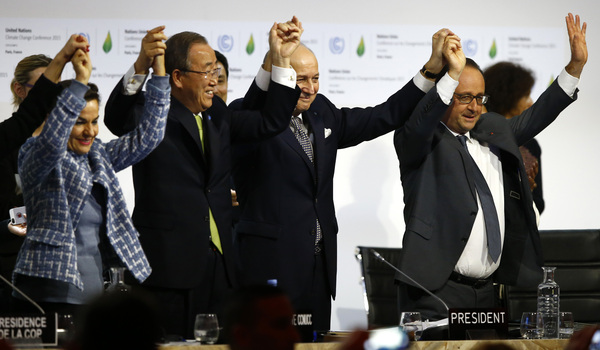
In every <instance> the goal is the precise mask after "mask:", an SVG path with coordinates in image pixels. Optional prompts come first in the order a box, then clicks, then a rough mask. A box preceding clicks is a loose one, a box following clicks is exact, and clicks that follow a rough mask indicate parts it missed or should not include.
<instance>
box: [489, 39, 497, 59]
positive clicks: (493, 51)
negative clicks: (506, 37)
mask: <svg viewBox="0 0 600 350" xmlns="http://www.w3.org/2000/svg"><path fill="white" fill-rule="evenodd" d="M497 54H498V49H497V48H496V39H494V41H492V47H491V48H490V58H494V57H496V55H497Z"/></svg>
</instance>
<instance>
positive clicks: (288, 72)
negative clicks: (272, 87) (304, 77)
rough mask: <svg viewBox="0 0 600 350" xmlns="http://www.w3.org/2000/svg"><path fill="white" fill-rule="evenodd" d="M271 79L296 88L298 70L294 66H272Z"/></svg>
mask: <svg viewBox="0 0 600 350" xmlns="http://www.w3.org/2000/svg"><path fill="white" fill-rule="evenodd" d="M271 80H273V81H274V82H276V83H278V84H281V85H283V86H287V87H289V88H292V89H295V88H296V71H295V70H294V69H293V68H281V67H277V66H273V67H272V68H271Z"/></svg>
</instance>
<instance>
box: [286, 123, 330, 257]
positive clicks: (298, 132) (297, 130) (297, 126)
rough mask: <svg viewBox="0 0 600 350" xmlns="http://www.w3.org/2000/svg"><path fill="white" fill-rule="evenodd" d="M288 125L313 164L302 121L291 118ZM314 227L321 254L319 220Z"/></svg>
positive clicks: (317, 246)
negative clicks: (315, 227)
mask: <svg viewBox="0 0 600 350" xmlns="http://www.w3.org/2000/svg"><path fill="white" fill-rule="evenodd" d="M290 125H291V126H292V129H293V130H294V136H296V139H297V140H298V142H299V143H300V146H302V149H303V150H304V153H306V155H307V156H308V159H310V162H311V163H313V164H314V163H315V162H314V160H313V148H312V143H311V142H310V138H309V137H308V135H306V133H305V132H304V129H303V128H302V121H301V120H300V118H299V117H292V120H291V122H290ZM316 226H317V229H316V233H315V253H316V254H318V253H320V252H321V247H320V245H319V243H320V242H321V238H322V236H323V233H322V232H321V223H320V222H319V219H317V225H316Z"/></svg>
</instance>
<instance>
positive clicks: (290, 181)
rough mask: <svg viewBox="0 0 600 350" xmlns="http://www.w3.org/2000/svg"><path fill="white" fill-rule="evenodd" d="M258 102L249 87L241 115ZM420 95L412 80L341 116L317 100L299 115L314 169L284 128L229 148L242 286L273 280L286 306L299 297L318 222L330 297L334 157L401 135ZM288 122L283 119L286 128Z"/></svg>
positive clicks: (334, 226) (334, 241) (334, 244)
mask: <svg viewBox="0 0 600 350" xmlns="http://www.w3.org/2000/svg"><path fill="white" fill-rule="evenodd" d="M269 91H270V89H269ZM264 95H265V92H263V91H261V90H260V89H259V88H258V87H257V86H256V85H255V84H254V83H253V86H252V87H251V89H250V90H249V92H248V94H247V95H246V96H245V97H244V102H243V103H244V104H245V107H246V108H250V109H255V108H258V107H260V106H262V104H263V102H262V101H263V99H264ZM424 95H425V94H424V93H423V92H422V91H421V90H419V88H417V87H416V86H415V85H414V83H413V82H412V80H411V81H410V82H409V83H408V84H406V86H404V87H403V88H402V89H401V90H399V91H398V92H396V93H395V94H394V95H392V96H391V97H390V98H389V99H388V100H387V101H386V102H384V103H382V104H380V105H378V106H376V107H369V108H341V109H340V108H337V107H335V106H334V105H333V104H332V103H331V102H330V101H329V100H328V99H327V98H326V97H325V96H323V95H320V94H319V95H317V96H316V98H315V100H314V102H313V103H312V105H311V106H310V109H309V110H308V111H307V112H305V113H303V115H302V117H303V119H304V121H305V123H306V124H308V127H309V129H310V132H311V133H312V135H313V137H314V147H313V149H314V166H313V165H312V164H311V162H310V160H309V158H308V156H307V155H306V153H305V152H304V151H303V150H302V147H301V146H300V144H299V142H298V140H297V139H296V138H295V136H294V134H293V132H292V131H291V129H290V128H289V127H288V128H286V129H285V130H284V131H283V132H282V133H280V134H279V135H277V136H276V137H273V138H271V139H268V140H264V141H261V142H256V143H252V144H249V145H239V146H236V147H235V151H234V154H235V164H234V180H235V185H236V189H237V192H238V200H239V202H240V207H241V216H240V221H239V223H238V225H237V226H236V235H237V241H236V242H237V243H238V245H239V254H240V267H241V271H242V273H241V276H242V283H245V284H253V283H266V281H267V280H269V279H277V284H278V286H280V287H282V288H283V289H284V290H286V292H288V293H289V294H290V296H291V298H292V300H294V299H295V297H296V296H298V295H300V294H302V293H303V291H305V288H306V287H310V285H311V278H312V275H313V273H312V268H311V266H312V264H313V261H314V242H315V222H316V219H317V218H318V219H319V222H320V224H321V229H322V233H323V245H324V249H325V259H326V269H327V276H328V278H329V285H330V286H331V295H332V296H333V297H335V293H336V289H335V286H336V273H337V233H338V225H337V220H336V217H335V208H334V203H333V175H334V170H335V161H336V157H337V150H338V149H339V148H345V147H350V146H354V145H357V144H359V143H361V142H363V141H366V140H371V139H373V138H375V137H378V136H380V135H383V134H385V133H387V132H390V131H392V130H394V129H395V128H397V127H399V126H400V125H402V124H403V123H404V121H405V120H406V119H407V118H408V116H409V115H410V114H411V113H412V110H413V109H414V107H415V106H416V104H417V102H418V101H419V100H420V99H421V98H422V97H423V96H424ZM291 115H292V114H291V113H289V114H287V115H285V117H286V119H287V120H288V123H289V121H290V118H291ZM375 186H377V185H375Z"/></svg>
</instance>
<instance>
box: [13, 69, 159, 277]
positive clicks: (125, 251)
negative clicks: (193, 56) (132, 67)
mask: <svg viewBox="0 0 600 350" xmlns="http://www.w3.org/2000/svg"><path fill="white" fill-rule="evenodd" d="M159 80H162V81H159ZM165 81H166V82H165ZM161 87H163V88H161ZM170 90H171V89H170V86H169V84H168V76H167V77H153V78H152V79H151V80H150V81H148V84H147V96H148V99H147V100H146V104H145V106H144V113H143V117H142V119H141V120H140V123H139V125H138V126H137V128H136V129H134V130H132V131H131V132H130V133H128V134H126V135H123V136H122V137H120V138H118V139H115V140H112V141H110V142H108V143H105V144H104V143H102V141H100V140H99V139H96V140H95V141H94V143H93V145H92V148H91V150H90V151H89V152H88V153H87V154H84V155H78V154H76V153H74V152H72V151H70V150H68V149H67V140H68V138H69V135H70V133H71V129H73V125H74V124H75V121H76V120H77V118H78V116H79V113H80V112H81V110H82V109H83V108H84V107H85V104H86V102H85V101H84V100H83V99H82V98H80V97H77V96H76V95H75V94H74V93H73V91H71V89H65V90H64V91H63V92H62V94H61V95H60V96H59V98H58V101H57V104H56V107H55V108H54V110H53V111H52V113H51V114H50V116H49V118H48V120H47V122H46V125H45V126H44V129H43V131H42V133H41V134H40V135H39V136H38V137H32V138H30V139H29V140H27V142H26V143H25V144H24V145H23V147H22V148H21V151H20V154H19V173H20V175H21V179H22V181H23V195H24V198H25V205H26V206H27V214H28V217H27V221H28V222H27V237H26V239H25V242H24V243H23V246H22V247H21V250H20V252H19V256H18V258H17V263H16V266H15V270H14V274H22V275H28V276H34V277H41V278H50V279H55V280H59V281H64V282H68V283H72V284H74V285H75V286H77V287H78V288H80V289H83V283H82V281H81V278H80V275H79V272H78V271H77V251H76V243H75V234H74V232H75V228H76V227H77V224H78V222H79V219H80V216H81V212H82V210H83V206H84V203H85V200H86V198H87V197H88V196H90V195H91V190H92V185H93V183H98V184H100V185H102V186H103V187H104V189H105V192H106V220H105V224H106V233H107V236H108V241H109V242H110V244H111V245H112V246H113V248H114V250H115V252H116V254H117V256H118V257H119V258H120V260H121V261H122V262H123V264H124V265H125V266H126V267H127V268H128V269H129V270H130V271H131V272H132V274H133V275H134V276H135V278H136V279H137V280H139V281H143V280H145V279H146V278H147V277H148V276H149V275H150V273H151V271H152V269H151V268H150V265H149V264H148V261H147V259H146V255H145V254H144V251H143V250H142V247H141V245H140V243H139V240H138V232H137V230H136V229H135V228H134V226H133V223H132V221H131V218H130V215H129V212H128V211H127V207H126V204H125V199H124V197H123V193H122V191H121V187H120V186H119V183H118V180H117V176H116V172H118V171H120V170H122V169H124V168H126V167H128V166H130V165H132V164H135V163H137V162H139V161H140V160H142V159H143V158H144V157H146V156H147V155H148V154H149V153H150V152H152V150H154V148H156V146H158V144H159V143H160V142H161V141H162V139H163V136H164V132H165V126H166V119H167V115H168V111H169V106H170V101H169V98H170V97H169V96H170Z"/></svg>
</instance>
